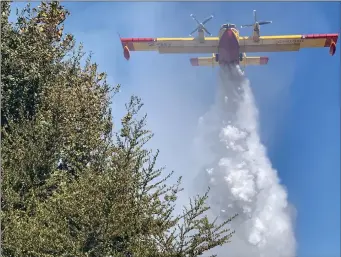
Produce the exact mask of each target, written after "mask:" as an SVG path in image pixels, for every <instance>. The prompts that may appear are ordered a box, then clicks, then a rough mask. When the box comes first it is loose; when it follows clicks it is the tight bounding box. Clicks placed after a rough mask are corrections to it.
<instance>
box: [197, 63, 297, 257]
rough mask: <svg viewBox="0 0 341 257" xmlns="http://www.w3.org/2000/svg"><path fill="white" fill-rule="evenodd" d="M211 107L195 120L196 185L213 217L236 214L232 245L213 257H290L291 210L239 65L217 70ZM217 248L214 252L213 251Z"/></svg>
mask: <svg viewBox="0 0 341 257" xmlns="http://www.w3.org/2000/svg"><path fill="white" fill-rule="evenodd" d="M219 76H220V78H219V85H218V92H217V96H216V101H215V104H214V105H213V106H212V107H211V109H210V110H209V112H208V113H206V114H205V115H204V116H203V117H202V118H200V121H199V134H198V135H197V138H196V147H195V148H196V149H197V151H198V152H197V158H196V159H197V160H198V162H199V163H197V164H198V165H199V166H200V168H201V170H202V171H201V173H200V174H199V176H198V180H197V182H198V183H200V184H201V185H202V188H204V189H205V188H207V187H208V186H209V187H210V188H211V190H210V199H209V204H210V206H211V208H212V214H213V215H214V216H217V215H219V216H220V217H221V218H227V217H229V216H232V215H234V214H235V213H238V214H239V215H238V216H237V218H236V219H235V220H234V221H233V222H232V224H231V225H232V227H233V229H234V230H235V231H236V233H235V234H234V236H233V237H232V242H231V243H229V244H226V245H225V246H223V247H221V248H219V249H218V251H219V252H218V256H219V257H220V256H222V257H224V256H232V257H251V256H252V257H293V256H295V251H296V241H295V237H294V231H293V220H294V218H293V213H292V210H293V209H292V208H291V206H290V205H289V204H288V202H287V194H286V191H285V189H284V188H283V186H281V185H280V181H279V179H278V176H277V172H276V170H274V169H273V168H272V167H271V162H270V161H269V159H268V157H267V153H266V149H265V147H264V146H263V145H262V143H261V141H260V138H259V133H258V125H257V122H258V113H257V108H256V106H255V103H254V99H253V95H252V92H251V89H250V86H249V81H248V80H247V79H246V78H245V77H244V75H243V74H242V73H241V71H240V69H239V67H233V68H230V69H228V68H226V69H221V70H220V74H219ZM216 251H217V250H216V249H214V252H216Z"/></svg>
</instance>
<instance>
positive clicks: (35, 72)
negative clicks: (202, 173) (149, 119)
mask: <svg viewBox="0 0 341 257" xmlns="http://www.w3.org/2000/svg"><path fill="white" fill-rule="evenodd" d="M1 7H2V8H1V9H2V16H1V36H2V42H1V48H2V50H1V52H2V60H1V71H2V74H1V87H2V93H3V99H2V102H1V107H2V114H1V121H2V128H1V129H2V131H1V133H2V142H1V147H2V156H1V158H2V199H1V207H2V210H1V221H2V228H1V229H2V235H3V245H2V249H3V253H2V254H3V256H110V255H111V256H139V257H144V256H146V257H147V256H148V257H152V256H165V257H166V256H167V257H168V256H169V257H173V256H174V257H178V256H179V257H180V256H198V255H201V254H202V253H204V252H205V251H207V250H209V249H212V248H214V247H216V246H218V245H222V244H224V243H227V242H228V241H229V239H230V238H231V236H232V234H233V232H231V231H229V229H226V225H227V223H228V222H230V221H231V219H232V218H233V217H231V218H230V219H228V220H227V221H225V222H223V223H221V224H217V223H216V221H213V222H210V221H209V220H208V218H207V217H206V216H205V212H206V211H207V210H208V209H209V207H207V206H206V204H205V201H206V199H207V194H206V195H204V196H197V197H196V198H194V200H193V201H191V204H190V208H187V209H186V208H184V211H183V214H181V215H175V214H174V207H175V204H176V199H177V195H178V193H179V192H180V191H181V190H182V188H181V187H180V182H181V178H179V180H178V183H177V184H175V185H168V184H167V180H168V178H169V177H170V176H171V175H172V173H170V174H168V175H167V176H165V177H163V173H164V170H163V168H161V169H158V168H156V160H157V156H158V152H156V153H155V154H153V152H152V151H151V150H149V149H147V148H146V147H145V144H146V143H147V142H148V141H149V140H150V139H151V138H152V136H153V134H152V133H151V132H150V131H149V130H147V129H146V116H143V117H142V118H138V117H139V115H140V114H139V113H140V110H141V108H142V106H143V104H142V103H141V99H139V98H138V97H136V96H132V97H131V100H130V102H129V103H128V104H127V105H126V109H127V113H126V115H125V116H124V117H123V119H122V121H121V125H122V128H121V129H120V130H118V131H117V132H113V124H112V120H111V109H110V103H111V99H112V97H116V93H117V92H118V88H119V86H116V87H110V86H109V85H108V84H107V82H106V74H105V73H100V72H98V70H97V65H96V64H95V63H93V62H92V61H91V56H89V57H88V58H87V61H86V64H85V66H84V67H82V66H81V64H80V63H81V60H82V58H83V57H84V56H85V53H84V52H83V51H82V47H81V46H80V47H79V48H78V49H77V48H76V47H75V46H76V44H75V40H74V37H73V36H72V35H63V26H64V25H63V22H64V20H65V19H66V18H67V16H68V14H69V13H68V11H67V10H65V9H64V8H63V7H62V6H61V5H60V4H59V3H58V2H51V3H44V2H43V3H41V5H40V6H38V7H37V8H31V7H30V6H29V5H28V6H27V7H26V8H25V9H24V10H23V11H22V12H21V14H19V13H18V19H17V22H16V23H14V24H12V23H10V22H9V21H8V16H9V11H10V6H9V4H8V2H1Z"/></svg>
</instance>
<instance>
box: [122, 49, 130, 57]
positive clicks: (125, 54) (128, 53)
mask: <svg viewBox="0 0 341 257" xmlns="http://www.w3.org/2000/svg"><path fill="white" fill-rule="evenodd" d="M123 55H124V58H126V59H127V60H129V59H130V51H129V48H128V46H125V47H123Z"/></svg>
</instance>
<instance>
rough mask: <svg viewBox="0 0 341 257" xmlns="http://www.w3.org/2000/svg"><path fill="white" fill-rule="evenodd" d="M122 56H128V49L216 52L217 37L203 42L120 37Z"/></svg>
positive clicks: (208, 38)
mask: <svg viewBox="0 0 341 257" xmlns="http://www.w3.org/2000/svg"><path fill="white" fill-rule="evenodd" d="M121 43H122V46H123V49H124V50H123V51H124V57H125V58H126V59H127V60H128V59H129V58H130V51H158V52H159V53H162V54H166V53H216V52H218V44H219V38H218V37H207V38H205V40H204V41H203V42H200V41H199V40H198V39H196V38H193V37H187V38H121Z"/></svg>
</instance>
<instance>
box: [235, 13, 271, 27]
mask: <svg viewBox="0 0 341 257" xmlns="http://www.w3.org/2000/svg"><path fill="white" fill-rule="evenodd" d="M253 18H254V21H255V23H254V24H247V25H242V26H240V27H241V28H245V27H253V26H254V25H256V24H258V25H266V24H271V23H272V21H257V15H256V10H253Z"/></svg>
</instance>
